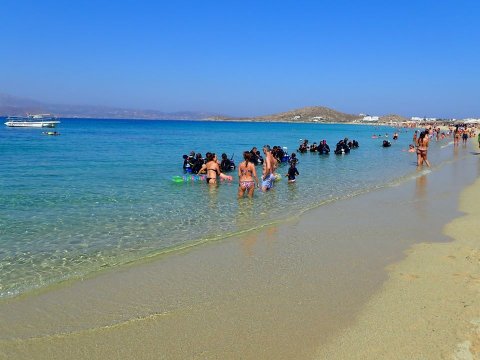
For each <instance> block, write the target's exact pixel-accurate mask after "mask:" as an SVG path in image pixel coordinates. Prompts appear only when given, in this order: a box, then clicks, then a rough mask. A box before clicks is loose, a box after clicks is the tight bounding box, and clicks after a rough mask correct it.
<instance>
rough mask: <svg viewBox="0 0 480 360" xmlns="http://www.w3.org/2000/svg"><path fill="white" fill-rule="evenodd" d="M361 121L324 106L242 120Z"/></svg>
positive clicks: (355, 116) (353, 116)
mask: <svg viewBox="0 0 480 360" xmlns="http://www.w3.org/2000/svg"><path fill="white" fill-rule="evenodd" d="M359 119H361V117H360V116H358V115H352V114H346V113H342V112H340V111H336V110H333V109H329V108H327V107H324V106H309V107H304V108H301V109H295V110H291V111H287V112H282V113H278V114H272V115H264V116H256V117H252V118H243V120H252V121H288V122H295V121H298V122H350V121H355V120H359ZM232 120H233V119H232ZM238 120H240V119H238Z"/></svg>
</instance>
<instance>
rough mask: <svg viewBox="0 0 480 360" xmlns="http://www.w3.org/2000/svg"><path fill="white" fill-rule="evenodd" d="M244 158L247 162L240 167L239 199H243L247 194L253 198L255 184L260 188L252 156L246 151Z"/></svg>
mask: <svg viewBox="0 0 480 360" xmlns="http://www.w3.org/2000/svg"><path fill="white" fill-rule="evenodd" d="M243 158H244V159H245V161H243V162H242V163H241V164H240V165H239V166H238V198H242V197H243V196H244V194H245V192H247V193H248V197H249V198H251V197H253V192H254V191H255V184H256V185H257V187H258V186H259V185H258V177H257V171H256V170H255V165H253V163H252V154H251V153H250V152H248V151H244V152H243Z"/></svg>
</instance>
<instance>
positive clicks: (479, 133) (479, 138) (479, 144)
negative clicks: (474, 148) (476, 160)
mask: <svg viewBox="0 0 480 360" xmlns="http://www.w3.org/2000/svg"><path fill="white" fill-rule="evenodd" d="M478 147H479V148H480V132H478Z"/></svg>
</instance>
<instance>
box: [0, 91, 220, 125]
mask: <svg viewBox="0 0 480 360" xmlns="http://www.w3.org/2000/svg"><path fill="white" fill-rule="evenodd" d="M27 113H29V114H39V113H48V114H53V115H56V116H58V117H63V118H100V119H146V120H204V119H210V118H214V117H220V116H225V115H220V114H215V113H206V112H194V111H179V112H171V113H169V112H163V111H158V110H142V109H124V108H115V107H107V106H91V105H60V104H47V103H42V102H39V101H35V100H32V99H27V98H21V97H17V96H12V95H9V94H2V93H0V116H11V115H25V114H27Z"/></svg>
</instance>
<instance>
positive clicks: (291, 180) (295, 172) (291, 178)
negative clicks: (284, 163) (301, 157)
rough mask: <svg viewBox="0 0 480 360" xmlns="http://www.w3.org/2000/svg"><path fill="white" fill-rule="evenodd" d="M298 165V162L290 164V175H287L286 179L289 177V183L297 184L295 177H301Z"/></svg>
mask: <svg viewBox="0 0 480 360" xmlns="http://www.w3.org/2000/svg"><path fill="white" fill-rule="evenodd" d="M296 165H297V162H296V161H292V162H290V168H289V169H288V174H287V175H285V176H286V177H288V182H289V183H294V182H295V176H297V175H300V173H299V172H298V170H297V167H296Z"/></svg>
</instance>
